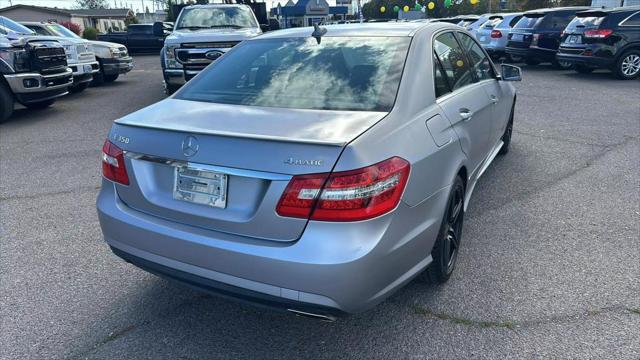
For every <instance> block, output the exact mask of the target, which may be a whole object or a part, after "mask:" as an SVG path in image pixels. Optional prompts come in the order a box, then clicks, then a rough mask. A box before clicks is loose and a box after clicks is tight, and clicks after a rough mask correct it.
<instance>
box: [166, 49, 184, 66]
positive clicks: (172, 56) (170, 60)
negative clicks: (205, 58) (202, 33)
mask: <svg viewBox="0 0 640 360" xmlns="http://www.w3.org/2000/svg"><path fill="white" fill-rule="evenodd" d="M179 47H180V45H167V46H165V47H164V65H165V67H166V68H167V69H182V64H180V62H178V60H176V49H177V48H179Z"/></svg>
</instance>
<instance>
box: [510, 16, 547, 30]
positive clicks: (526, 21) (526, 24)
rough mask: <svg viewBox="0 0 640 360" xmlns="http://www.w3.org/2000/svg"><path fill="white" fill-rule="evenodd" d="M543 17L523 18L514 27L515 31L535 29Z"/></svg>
mask: <svg viewBox="0 0 640 360" xmlns="http://www.w3.org/2000/svg"><path fill="white" fill-rule="evenodd" d="M541 20H542V16H532V15H527V16H523V17H522V18H521V19H520V20H519V21H518V22H517V23H516V25H515V26H514V28H515V29H533V28H534V27H535V26H536V25H537V24H538V23H539V22H540V21H541Z"/></svg>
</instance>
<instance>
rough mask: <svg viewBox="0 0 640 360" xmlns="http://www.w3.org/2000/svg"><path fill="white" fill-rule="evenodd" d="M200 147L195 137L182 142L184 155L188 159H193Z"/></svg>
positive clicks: (190, 136)
mask: <svg viewBox="0 0 640 360" xmlns="http://www.w3.org/2000/svg"><path fill="white" fill-rule="evenodd" d="M199 148H200V145H198V139H196V137H195V136H192V135H189V136H187V137H186V138H184V140H182V153H183V154H184V156H186V157H191V156H193V155H195V154H196V153H197V152H198V149H199Z"/></svg>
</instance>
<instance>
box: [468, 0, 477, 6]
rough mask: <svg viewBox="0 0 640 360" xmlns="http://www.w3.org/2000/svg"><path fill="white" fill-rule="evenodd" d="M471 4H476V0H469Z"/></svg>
mask: <svg viewBox="0 0 640 360" xmlns="http://www.w3.org/2000/svg"><path fill="white" fill-rule="evenodd" d="M470 2H471V5H477V4H478V0H470Z"/></svg>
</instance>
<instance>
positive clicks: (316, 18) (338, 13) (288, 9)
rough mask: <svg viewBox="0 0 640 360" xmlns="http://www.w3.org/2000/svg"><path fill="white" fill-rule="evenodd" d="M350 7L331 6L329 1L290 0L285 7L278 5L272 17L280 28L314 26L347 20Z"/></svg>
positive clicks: (273, 9) (272, 10)
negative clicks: (295, 0)
mask: <svg viewBox="0 0 640 360" xmlns="http://www.w3.org/2000/svg"><path fill="white" fill-rule="evenodd" d="M348 12H349V7H348V6H329V3H328V2H327V0H298V2H297V3H294V2H293V1H292V0H289V1H288V2H287V3H286V4H285V5H284V6H282V5H280V4H278V6H277V7H275V8H272V9H271V15H272V16H273V17H275V18H277V19H278V21H279V22H280V27H283V28H290V27H303V26H312V25H313V24H316V23H321V22H327V21H330V20H332V19H334V20H345V19H346V16H347V14H348Z"/></svg>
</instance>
